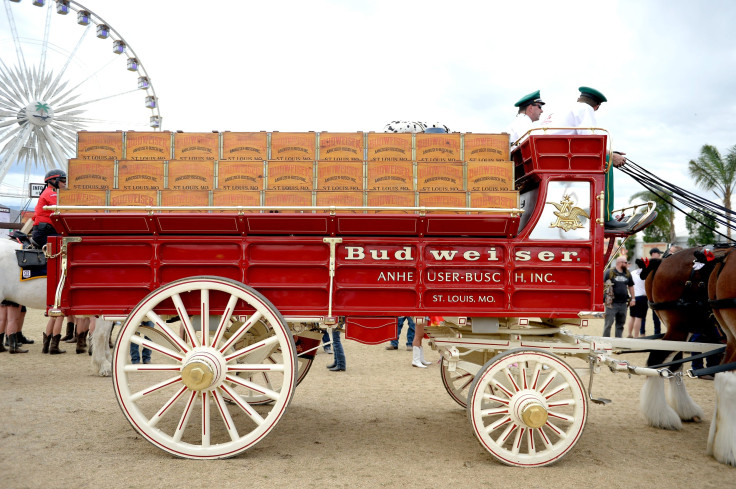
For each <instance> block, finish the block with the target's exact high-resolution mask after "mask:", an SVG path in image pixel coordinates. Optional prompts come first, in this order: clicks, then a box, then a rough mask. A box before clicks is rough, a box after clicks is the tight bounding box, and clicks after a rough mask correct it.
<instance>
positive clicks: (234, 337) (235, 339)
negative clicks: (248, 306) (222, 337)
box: [220, 311, 262, 353]
mask: <svg viewBox="0 0 736 489" xmlns="http://www.w3.org/2000/svg"><path fill="white" fill-rule="evenodd" d="M261 317H262V315H261V312H260V311H256V312H255V314H253V315H252V316H251V317H249V318H248V320H247V321H246V322H245V323H243V324H241V325H240V328H238V330H237V331H236V332H235V334H234V335H232V336H231V337H230V338H229V339H228V340H227V341H226V342H225V344H224V345H222V346H221V347H220V352H221V353H225V351H227V350H228V349H229V348H230V347H232V346H233V345H234V344H235V343H237V342H238V340H240V338H242V337H243V335H244V334H245V333H247V332H248V330H249V329H250V328H251V327H252V326H253V325H254V324H255V323H257V322H258V321H260V319H261Z"/></svg>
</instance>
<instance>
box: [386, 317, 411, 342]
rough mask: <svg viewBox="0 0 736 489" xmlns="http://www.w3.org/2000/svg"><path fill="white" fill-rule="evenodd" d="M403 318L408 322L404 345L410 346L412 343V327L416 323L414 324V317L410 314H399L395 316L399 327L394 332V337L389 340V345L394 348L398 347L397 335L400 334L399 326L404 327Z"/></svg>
mask: <svg viewBox="0 0 736 489" xmlns="http://www.w3.org/2000/svg"><path fill="white" fill-rule="evenodd" d="M405 319H406V320H407V321H408V322H409V330H408V331H407V332H406V346H411V345H412V343H414V328H415V327H416V324H414V318H413V317H411V316H399V317H398V318H397V321H398V322H399V327H398V330H397V333H396V339H395V340H391V346H393V347H394V348H398V347H399V336H401V328H403V327H404V320H405Z"/></svg>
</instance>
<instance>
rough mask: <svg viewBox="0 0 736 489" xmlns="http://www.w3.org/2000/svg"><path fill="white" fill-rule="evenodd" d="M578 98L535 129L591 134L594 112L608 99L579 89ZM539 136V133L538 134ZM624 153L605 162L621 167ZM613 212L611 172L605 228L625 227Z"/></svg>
mask: <svg viewBox="0 0 736 489" xmlns="http://www.w3.org/2000/svg"><path fill="white" fill-rule="evenodd" d="M578 90H580V96H579V97H578V100H577V103H576V104H575V105H574V106H573V107H571V108H570V109H568V110H567V111H563V112H553V113H551V114H549V115H548V116H547V117H545V118H544V119H543V120H542V121H540V122H539V123H538V125H536V126H535V127H539V128H550V129H547V130H546V131H545V132H544V134H593V131H591V128H596V127H598V126H597V124H596V121H595V112H596V111H597V110H598V109H599V108H600V106H601V104H602V103H603V102H607V101H608V99H607V98H606V96H605V95H603V94H602V93H601V92H599V91H598V90H596V89H595V88H590V87H580V88H579V89H578ZM560 127H564V128H569V129H552V128H560ZM540 134H541V133H540ZM625 154H626V153H619V152H613V153H611V154H609V155H606V161H608V160H609V158H610V160H611V163H612V164H613V166H615V167H619V166H623V165H624V164H625V163H626V158H624V155H625ZM612 211H613V172H612V171H610V170H609V171H608V172H606V216H605V228H606V229H616V228H624V227H627V224H624V223H622V222H619V221H617V220H616V219H613V217H612Z"/></svg>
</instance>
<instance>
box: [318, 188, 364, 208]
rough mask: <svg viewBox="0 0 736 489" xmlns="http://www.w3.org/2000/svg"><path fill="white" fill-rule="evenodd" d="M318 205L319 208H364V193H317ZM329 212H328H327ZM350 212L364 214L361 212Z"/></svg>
mask: <svg viewBox="0 0 736 489" xmlns="http://www.w3.org/2000/svg"><path fill="white" fill-rule="evenodd" d="M316 194H317V196H316V200H317V205H319V206H330V205H335V206H346V207H362V206H363V192H316ZM325 212H327V211H325ZM348 212H362V211H360V210H355V211H348Z"/></svg>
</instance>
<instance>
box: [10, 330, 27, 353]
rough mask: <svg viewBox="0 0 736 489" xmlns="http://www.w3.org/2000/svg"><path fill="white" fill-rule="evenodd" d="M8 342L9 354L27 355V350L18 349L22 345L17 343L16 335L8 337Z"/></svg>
mask: <svg viewBox="0 0 736 489" xmlns="http://www.w3.org/2000/svg"><path fill="white" fill-rule="evenodd" d="M8 340H9V341H10V353H28V350H24V349H22V348H21V347H20V346H21V345H22V343H20V342H19V341H18V333H13V334H11V335H8Z"/></svg>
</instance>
